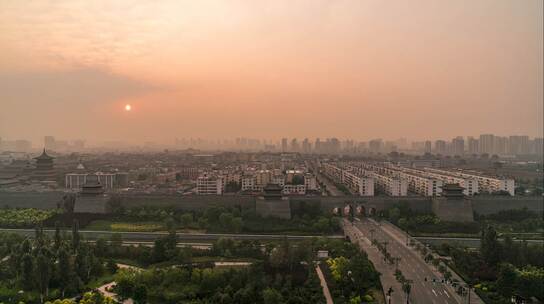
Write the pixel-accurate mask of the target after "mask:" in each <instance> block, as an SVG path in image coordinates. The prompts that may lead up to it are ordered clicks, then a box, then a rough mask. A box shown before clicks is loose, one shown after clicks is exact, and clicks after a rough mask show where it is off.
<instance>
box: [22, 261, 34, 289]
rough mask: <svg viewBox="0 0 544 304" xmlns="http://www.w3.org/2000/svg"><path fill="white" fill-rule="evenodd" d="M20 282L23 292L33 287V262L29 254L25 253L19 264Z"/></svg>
mask: <svg viewBox="0 0 544 304" xmlns="http://www.w3.org/2000/svg"><path fill="white" fill-rule="evenodd" d="M21 264H22V265H21V281H22V282H23V288H24V289H25V290H32V287H34V261H33V258H32V256H31V255H30V254H28V253H26V254H25V255H24V256H23V259H22V262H21Z"/></svg>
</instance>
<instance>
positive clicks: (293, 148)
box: [291, 138, 300, 152]
mask: <svg viewBox="0 0 544 304" xmlns="http://www.w3.org/2000/svg"><path fill="white" fill-rule="evenodd" d="M291 151H293V152H299V151H300V147H299V146H298V141H297V139H296V138H293V139H292V140H291Z"/></svg>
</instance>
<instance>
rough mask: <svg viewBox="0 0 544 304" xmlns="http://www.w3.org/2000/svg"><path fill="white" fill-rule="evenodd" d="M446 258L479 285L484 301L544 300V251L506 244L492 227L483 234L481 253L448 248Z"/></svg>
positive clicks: (538, 247) (444, 247) (508, 241)
mask: <svg viewBox="0 0 544 304" xmlns="http://www.w3.org/2000/svg"><path fill="white" fill-rule="evenodd" d="M440 250H441V252H442V254H446V255H449V256H451V257H452V258H453V266H454V268H455V269H457V270H458V271H459V272H460V273H461V274H463V275H464V276H465V277H466V278H467V280H468V282H471V283H473V284H477V283H479V284H478V285H477V287H479V290H480V291H482V292H483V293H482V295H483V296H484V297H488V298H489V299H490V301H493V302H492V303H509V302H508V301H509V299H510V298H511V297H512V296H513V295H519V296H523V297H525V298H530V297H533V296H534V297H537V298H538V299H541V300H542V299H544V289H543V288H542V286H544V268H543V267H544V259H543V258H542V257H543V256H544V248H543V247H542V245H529V244H528V243H527V242H526V241H523V242H513V240H512V239H511V238H510V237H508V236H507V237H505V239H504V241H503V242H500V241H499V240H498V235H497V232H496V231H495V229H494V228H493V227H492V226H488V227H486V228H485V229H484V230H483V231H482V235H481V246H480V250H479V251H471V250H467V249H464V248H457V247H452V246H448V245H446V244H444V245H442V247H441V249H440Z"/></svg>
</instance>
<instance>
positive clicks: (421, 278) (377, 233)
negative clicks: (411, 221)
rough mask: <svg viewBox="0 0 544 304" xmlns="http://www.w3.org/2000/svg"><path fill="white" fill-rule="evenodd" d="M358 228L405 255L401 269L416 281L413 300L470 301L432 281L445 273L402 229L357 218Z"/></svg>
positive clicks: (391, 250)
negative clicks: (412, 242)
mask: <svg viewBox="0 0 544 304" xmlns="http://www.w3.org/2000/svg"><path fill="white" fill-rule="evenodd" d="M355 227H356V228H357V229H359V230H360V231H361V232H362V233H363V234H364V235H366V236H369V237H371V235H372V234H373V237H374V238H375V239H376V240H378V241H379V242H382V243H383V242H387V251H388V252H389V253H390V254H391V255H392V256H393V257H400V258H401V260H400V262H399V269H400V270H401V271H402V273H403V275H404V276H405V277H406V278H407V279H409V280H412V281H413V283H412V290H411V294H410V299H411V303H432V304H435V303H436V304H443V303H445V304H464V303H466V302H467V301H466V299H465V298H463V297H460V296H459V295H457V294H456V293H455V291H454V289H453V287H451V286H450V285H448V284H445V283H438V282H437V283H434V282H432V279H435V280H437V281H441V279H442V276H441V274H440V273H438V271H436V269H434V267H433V266H431V265H429V264H427V263H425V261H424V260H423V258H422V257H421V256H420V254H419V253H418V252H416V250H415V249H414V248H412V247H410V246H408V245H406V235H405V234H404V233H403V232H402V231H401V230H400V229H398V228H397V229H395V227H394V226H392V225H381V224H379V223H377V222H375V221H373V220H370V219H363V220H361V221H356V222H355ZM371 230H372V231H373V232H371ZM393 271H394V269H393ZM425 278H427V281H425ZM478 300H479V299H477V298H474V297H473V298H472V301H471V303H481V302H479V301H478ZM405 302H406V300H404V303H405ZM392 303H394V302H392Z"/></svg>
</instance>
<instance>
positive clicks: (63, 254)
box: [56, 247, 72, 298]
mask: <svg viewBox="0 0 544 304" xmlns="http://www.w3.org/2000/svg"><path fill="white" fill-rule="evenodd" d="M56 266H57V269H56V270H57V277H58V280H59V288H60V291H61V294H62V297H63V298H64V293H65V292H66V289H67V288H68V286H70V274H71V272H72V271H71V268H72V266H71V265H70V256H69V254H68V251H66V249H65V248H64V247H61V248H60V249H59V251H58V263H57V264H56Z"/></svg>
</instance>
